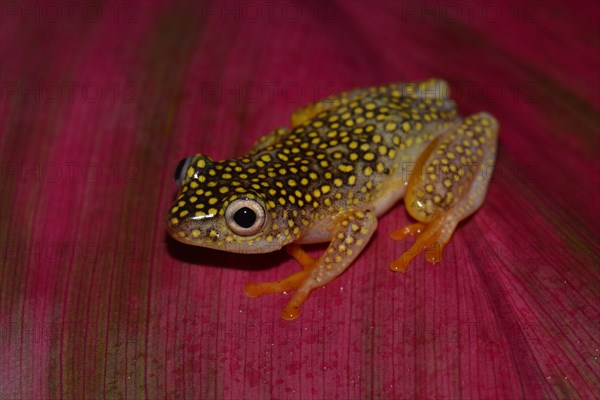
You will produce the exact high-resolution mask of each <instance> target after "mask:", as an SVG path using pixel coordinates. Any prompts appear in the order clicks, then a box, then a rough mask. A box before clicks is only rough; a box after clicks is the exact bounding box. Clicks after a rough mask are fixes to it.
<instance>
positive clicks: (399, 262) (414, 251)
mask: <svg viewBox="0 0 600 400" xmlns="http://www.w3.org/2000/svg"><path fill="white" fill-rule="evenodd" d="M408 235H411V236H416V237H417V240H416V241H415V243H414V244H413V245H412V246H411V248H410V249H408V251H406V252H405V253H404V254H402V256H401V257H400V258H398V259H396V260H394V261H393V262H392V263H391V264H390V269H391V270H392V271H396V272H404V271H406V269H407V268H408V264H409V263H410V261H411V260H412V259H413V258H415V257H416V256H417V255H419V254H421V253H423V252H425V259H426V260H427V261H429V262H430V263H437V262H439V261H440V260H441V258H442V251H443V249H444V245H445V243H441V242H440V241H439V238H440V235H441V226H440V225H439V224H430V225H429V226H425V225H424V224H421V223H416V224H411V225H408V226H405V227H404V228H402V229H397V230H395V231H393V232H392V233H391V235H390V236H391V237H392V239H395V240H401V239H404V238H405V237H406V236H408Z"/></svg>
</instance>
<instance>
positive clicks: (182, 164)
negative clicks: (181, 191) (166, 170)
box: [174, 157, 192, 186]
mask: <svg viewBox="0 0 600 400" xmlns="http://www.w3.org/2000/svg"><path fill="white" fill-rule="evenodd" d="M191 161H192V157H188V158H184V159H182V160H181V161H179V164H177V168H175V176H174V178H175V182H176V183H177V186H181V185H182V184H183V181H184V180H185V178H186V177H187V170H188V168H189V167H190V162H191Z"/></svg>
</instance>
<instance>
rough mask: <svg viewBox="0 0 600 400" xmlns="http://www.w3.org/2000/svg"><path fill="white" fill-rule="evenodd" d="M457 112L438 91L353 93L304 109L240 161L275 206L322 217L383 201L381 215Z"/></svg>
mask: <svg viewBox="0 0 600 400" xmlns="http://www.w3.org/2000/svg"><path fill="white" fill-rule="evenodd" d="M437 82H439V81H437ZM457 118H458V113H457V111H456V108H455V104H454V102H453V101H452V100H450V99H448V98H446V97H445V96H443V95H440V94H439V93H437V94H436V93H434V94H432V95H431V96H426V95H414V94H413V95H412V96H411V95H407V94H406V87H405V86H403V87H400V86H399V85H390V86H384V87H376V88H370V89H367V90H364V89H362V90H358V91H350V92H347V93H344V94H342V95H338V96H336V97H335V99H333V100H328V99H325V100H324V101H322V102H320V103H315V104H313V105H311V106H309V107H306V108H304V109H302V110H300V111H299V112H297V113H296V114H294V116H293V117H292V121H293V123H294V126H293V127H292V128H291V129H290V130H280V131H279V132H277V133H276V137H277V140H276V141H274V143H272V144H270V145H268V146H266V147H261V146H260V144H259V145H258V146H257V148H255V150H253V151H252V152H250V153H249V154H248V155H247V156H245V157H242V158H241V159H240V161H242V162H244V163H246V164H247V165H248V166H249V171H250V172H256V173H257V176H256V177H254V178H252V177H251V178H250V179H251V181H252V179H254V181H253V183H252V185H253V188H254V189H256V190H264V189H267V193H268V194H269V198H270V201H271V202H272V205H273V206H276V205H279V206H290V207H292V208H295V209H297V210H298V212H300V211H301V210H304V211H306V212H307V213H308V214H311V215H312V214H315V212H316V214H317V215H318V212H317V211H318V210H321V209H323V208H325V209H327V210H328V211H329V212H330V211H331V210H332V209H339V208H345V207H354V208H356V207H361V208H370V207H371V206H372V205H373V204H379V207H376V208H379V209H380V210H376V211H377V212H376V213H377V214H380V213H381V212H383V211H385V209H387V208H388V206H389V205H391V204H388V203H393V202H394V201H395V200H397V199H398V198H399V197H401V195H402V191H403V189H404V187H405V185H404V184H405V183H406V180H407V179H408V176H409V174H410V172H411V169H412V167H413V164H414V161H415V160H416V159H417V157H418V156H419V155H420V154H421V153H422V151H423V149H424V148H425V147H426V146H427V145H428V144H429V143H430V142H431V141H432V140H433V139H434V138H435V137H436V136H437V135H438V134H439V132H442V131H443V129H444V126H450V125H451V124H453V123H454V122H455V121H456V120H457ZM253 167H254V168H253ZM267 186H268V187H267ZM371 208H372V207H371Z"/></svg>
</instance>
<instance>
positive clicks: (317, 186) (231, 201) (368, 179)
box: [167, 78, 499, 320]
mask: <svg viewBox="0 0 600 400" xmlns="http://www.w3.org/2000/svg"><path fill="white" fill-rule="evenodd" d="M498 131H499V124H498V121H497V120H496V119H495V118H494V117H493V116H492V115H491V114H489V113H487V112H479V113H476V114H472V115H469V116H466V117H463V116H461V114H460V113H459V112H458V110H457V106H456V103H455V101H454V100H452V99H451V98H450V91H449V84H448V83H447V82H446V81H444V80H442V79H439V78H432V79H427V80H422V81H412V82H399V83H391V84H384V85H379V86H371V87H367V88H358V89H352V90H348V91H345V92H342V93H339V94H334V95H330V96H328V97H326V98H324V99H321V100H317V101H315V102H313V103H311V104H308V105H306V106H304V107H301V108H299V109H297V110H296V111H295V112H293V113H292V115H291V124H290V127H280V128H277V129H274V130H273V131H272V132H270V133H269V134H267V135H265V136H263V137H262V138H260V139H259V140H258V141H257V142H256V143H255V144H254V145H253V146H252V147H251V148H250V150H249V151H248V152H247V153H246V154H243V155H241V156H238V157H236V158H231V159H227V160H222V161H215V160H213V159H212V158H211V157H210V156H208V155H204V154H201V153H198V154H194V155H192V156H189V157H187V158H184V159H182V160H181V161H180V162H179V163H178V165H177V168H176V170H175V181H176V183H177V185H178V187H179V190H178V193H177V195H176V198H175V201H174V203H173V205H172V206H171V207H170V209H169V211H168V216H167V231H168V233H169V235H170V236H172V237H173V238H174V239H176V240H177V241H180V242H183V243H186V244H189V245H194V246H200V247H205V248H210V249H216V250H222V251H227V252H233V253H239V254H259V253H269V252H274V251H278V250H280V249H282V248H285V250H286V251H287V253H288V254H289V255H290V256H291V257H293V258H294V259H296V260H297V261H298V263H299V264H300V266H301V269H300V270H299V271H297V272H295V273H293V274H291V275H290V276H287V277H285V278H283V279H280V280H278V281H272V282H259V283H248V284H246V285H245V287H244V291H245V293H246V294H247V295H248V296H249V297H258V296H262V295H266V294H275V293H288V292H293V294H292V295H291V297H290V298H289V300H288V301H287V304H286V305H285V307H284V308H283V309H282V310H281V317H282V318H284V319H287V320H293V319H296V318H298V316H299V315H300V309H301V305H302V304H303V303H304V302H305V301H306V300H307V299H308V297H309V295H310V293H311V292H312V291H313V290H315V289H317V288H320V287H322V286H324V285H326V284H328V283H330V282H332V281H333V280H334V279H335V278H336V277H338V276H340V274H342V273H343V272H344V271H345V270H346V269H347V268H348V267H349V266H350V265H351V264H352V263H353V262H354V261H355V260H356V259H357V257H359V256H360V254H361V252H362V251H363V250H364V249H365V247H366V246H367V244H368V243H369V242H370V240H371V238H372V237H373V234H374V233H375V232H376V230H377V225H378V219H379V218H381V217H382V216H383V215H384V214H386V213H387V212H388V211H389V210H390V209H392V208H394V206H395V205H396V204H397V203H399V202H400V200H403V201H404V205H405V209H406V210H407V212H408V214H409V215H410V216H411V217H412V218H414V219H415V220H416V221H415V222H412V223H409V224H407V225H406V226H404V227H402V228H400V229H394V230H393V231H391V232H390V236H391V238H392V239H394V240H404V239H405V238H407V237H408V236H412V237H413V238H414V242H413V243H412V245H411V246H410V248H409V249H408V250H407V251H406V252H404V253H403V254H402V255H401V256H400V257H399V258H397V259H395V260H393V261H392V262H391V263H390V264H389V267H390V269H391V270H392V271H395V272H400V271H406V270H407V268H408V266H409V263H410V262H411V260H413V259H414V258H415V257H416V256H418V255H419V254H422V253H424V256H425V259H426V261H428V262H430V263H433V264H435V263H438V262H440V261H441V259H442V254H443V249H444V246H445V245H446V244H447V243H448V242H449V240H450V238H451V237H452V235H453V233H454V231H455V229H456V227H457V224H458V223H459V222H460V221H462V220H464V219H466V218H467V217H469V216H471V215H472V214H473V213H474V212H475V211H477V210H478V209H479V208H480V206H481V205H482V204H483V201H484V199H485V197H486V194H487V190H488V186H489V183H490V175H491V172H492V171H493V168H494V165H495V162H496V152H497V142H498ZM313 243H326V244H327V247H326V248H325V250H324V251H323V252H322V254H321V255H320V256H318V257H316V258H315V257H312V256H310V255H309V254H308V253H307V252H306V250H305V249H303V248H302V247H301V246H302V245H308V244H313Z"/></svg>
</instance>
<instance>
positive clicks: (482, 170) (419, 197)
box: [390, 113, 498, 271]
mask: <svg viewBox="0 0 600 400" xmlns="http://www.w3.org/2000/svg"><path fill="white" fill-rule="evenodd" d="M497 135H498V123H497V121H496V120H495V119H494V117H492V116H491V115H489V114H487V113H479V114H475V115H471V116H469V117H467V118H466V119H465V120H464V121H463V122H462V124H461V125H457V126H456V129H452V130H450V131H448V132H447V133H445V134H444V135H442V136H441V137H440V138H439V139H438V140H436V141H435V142H434V143H433V144H432V146H433V148H431V149H428V150H429V151H426V152H425V153H424V155H423V157H424V158H425V159H424V160H418V161H417V167H416V168H415V171H414V173H413V174H412V175H411V177H410V179H409V183H408V188H407V191H406V196H405V200H404V201H405V204H406V208H407V210H408V212H409V213H410V214H411V215H412V216H413V217H414V218H415V219H417V220H418V221H420V222H419V223H416V224H412V225H408V226H406V227H404V228H402V229H398V230H396V231H394V232H392V233H391V237H392V239H395V240H402V239H404V238H405V237H406V236H408V235H411V236H415V237H417V239H416V241H415V243H414V244H413V245H412V247H411V248H410V249H409V250H408V251H407V252H406V253H404V254H403V255H402V257H400V258H399V259H397V260H395V261H394V262H392V264H391V265H390V268H391V269H392V270H394V271H404V270H406V268H408V264H409V262H410V260H412V259H413V258H414V257H415V256H417V255H418V254H420V253H422V252H423V251H425V256H426V259H427V261H429V262H432V263H435V262H438V261H439V260H440V259H441V256H442V251H443V249H444V246H445V245H446V243H448V241H449V240H450V238H451V237H452V233H453V232H454V229H455V228H456V225H457V224H458V223H459V222H460V221H461V220H463V219H465V218H467V217H468V216H469V215H471V214H473V213H474V212H475V211H476V210H477V209H478V208H479V207H480V206H481V204H482V203H483V200H484V199H485V195H486V192H487V187H488V183H489V180H490V178H491V173H492V171H493V168H494V164H495V158H496V143H497Z"/></svg>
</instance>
